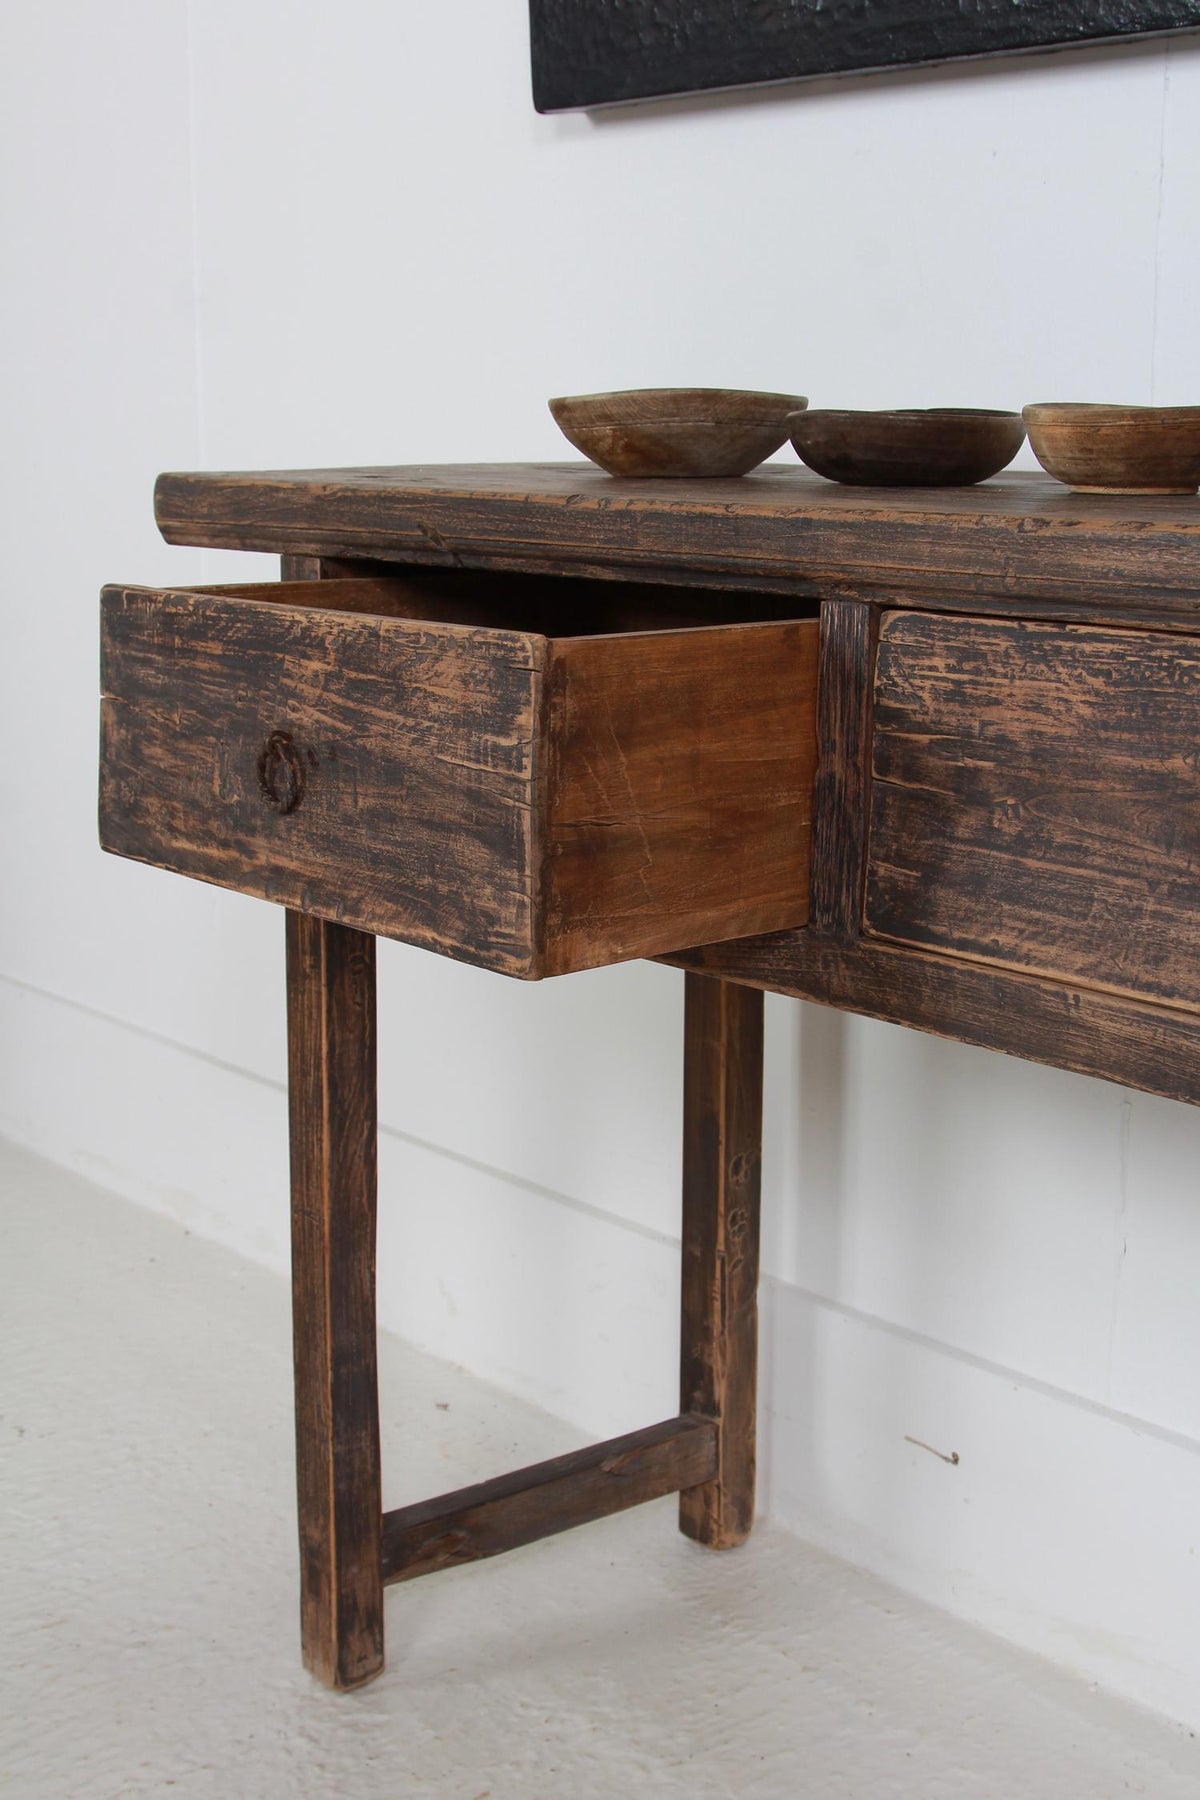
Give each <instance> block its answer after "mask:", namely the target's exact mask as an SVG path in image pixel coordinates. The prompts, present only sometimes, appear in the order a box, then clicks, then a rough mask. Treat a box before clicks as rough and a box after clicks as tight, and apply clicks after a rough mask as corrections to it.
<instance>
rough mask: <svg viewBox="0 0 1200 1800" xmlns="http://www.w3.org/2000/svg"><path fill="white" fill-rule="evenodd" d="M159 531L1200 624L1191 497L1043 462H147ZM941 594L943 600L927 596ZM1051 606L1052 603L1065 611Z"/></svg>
mask: <svg viewBox="0 0 1200 1800" xmlns="http://www.w3.org/2000/svg"><path fill="white" fill-rule="evenodd" d="M155 514H156V517H157V520H158V524H159V527H160V529H161V530H162V533H163V536H164V537H165V538H166V539H167V540H168V542H170V543H176V544H194V545H205V546H215V547H220V548H227V549H244V550H259V551H272V552H278V553H281V554H294V555H308V556H325V557H367V558H373V559H381V560H394V561H403V562H418V563H429V564H440V565H449V566H457V567H463V568H504V569H524V570H529V571H535V572H540V573H547V574H576V575H599V576H618V575H619V576H625V577H629V576H639V575H640V576H642V577H643V578H644V579H647V580H662V581H675V582H678V581H691V582H693V583H703V582H711V583H712V584H714V585H719V586H731V587H746V588H752V589H760V590H765V591H773V592H787V593H798V594H805V593H810V594H811V593H822V594H840V595H843V596H844V595H854V594H856V593H859V592H862V593H864V594H865V595H868V596H869V595H871V594H873V593H878V591H879V590H880V589H883V590H887V591H890V592H896V593H900V594H904V593H918V594H927V595H931V596H937V595H939V594H940V595H941V596H943V599H942V604H949V603H950V600H951V598H952V597H957V598H958V599H960V600H967V601H971V602H988V601H990V602H991V604H990V605H989V606H988V610H992V609H993V607H995V608H997V609H999V610H1009V609H1010V608H1011V609H1012V610H1014V611H1015V610H1020V608H1019V607H1018V606H1017V604H1016V602H1017V601H1018V600H1022V601H1024V600H1028V599H1036V600H1040V601H1042V602H1043V603H1048V602H1053V601H1056V600H1057V601H1060V602H1065V603H1068V604H1067V610H1068V611H1070V610H1072V608H1073V604H1074V602H1075V601H1077V600H1078V599H1079V597H1080V596H1081V595H1083V594H1086V595H1087V596H1089V598H1090V602H1091V605H1090V609H1089V610H1091V611H1093V612H1094V611H1095V610H1096V608H1097V607H1103V608H1104V609H1105V610H1114V611H1118V612H1120V611H1126V610H1129V609H1132V610H1133V611H1134V612H1135V613H1142V614H1147V615H1153V616H1154V617H1157V616H1158V615H1159V614H1161V615H1162V617H1163V619H1164V620H1167V621H1170V620H1175V621H1177V622H1183V621H1184V620H1187V621H1189V622H1192V623H1194V622H1195V621H1196V620H1197V619H1200V500H1197V499H1195V498H1156V497H1138V498H1127V497H1122V496H1112V495H1103V496H1101V495H1085V494H1073V493H1071V492H1070V491H1069V490H1068V489H1066V488H1064V487H1062V486H1061V485H1060V484H1059V483H1058V482H1056V481H1053V480H1051V478H1050V477H1049V476H1047V475H1041V474H1032V475H1031V474H1004V475H1000V476H997V477H995V478H993V479H992V480H991V481H987V482H983V483H981V484H979V485H978V486H976V487H969V488H937V489H919V488H906V489H886V488H853V487H842V486H839V485H838V484H836V483H833V482H828V481H824V480H822V479H821V478H820V477H819V476H816V475H813V474H811V473H810V472H809V471H808V470H806V469H804V468H802V467H800V466H799V465H796V466H794V467H793V466H789V465H787V464H784V463H779V464H774V463H772V464H766V465H764V467H763V468H762V469H760V470H759V471H757V472H756V473H755V474H753V475H748V476H744V477H742V478H741V479H740V480H734V481H661V480H659V481H632V480H618V479H614V478H613V477H612V476H609V475H605V474H602V473H601V472H600V471H599V470H598V469H595V468H593V467H592V466H591V465H590V464H588V463H584V462H571V463H493V464H471V463H465V464H442V465H436V464H418V465H414V466H411V467H407V468H404V467H401V468H359V469H300V470H268V471H259V472H246V473H211V474H208V473H193V474H168V475H162V476H160V477H159V480H158V484H157V487H156V490H155ZM935 603H936V601H935ZM1059 610H1062V608H1061V607H1060V609H1059Z"/></svg>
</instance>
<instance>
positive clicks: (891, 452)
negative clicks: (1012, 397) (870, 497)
mask: <svg viewBox="0 0 1200 1800" xmlns="http://www.w3.org/2000/svg"><path fill="white" fill-rule="evenodd" d="M789 431H790V435H791V440H792V443H793V445H794V446H795V450H796V454H797V456H798V457H799V458H800V460H801V462H803V463H806V464H807V465H808V467H809V468H810V469H815V470H816V472H817V474H818V475H824V476H825V477H826V479H827V480H829V481H842V482H846V483H848V484H849V485H850V486H852V487H971V486H973V485H974V483H975V482H977V481H986V480H987V478H988V476H989V475H997V474H999V472H1000V470H1001V469H1003V468H1006V467H1007V465H1008V464H1009V463H1010V462H1011V461H1012V459H1013V457H1014V456H1015V455H1016V454H1017V451H1018V450H1019V449H1020V448H1021V445H1022V444H1023V443H1024V441H1025V425H1024V422H1023V421H1022V418H1021V415H1020V413H1012V412H993V411H990V410H988V409H985V408H982V407H965V406H933V407H928V408H925V409H922V410H919V411H918V410H910V411H904V412H830V411H827V410H824V409H817V410H815V411H813V412H802V413H798V414H797V415H796V416H795V417H794V418H792V419H791V420H790V421H789Z"/></svg>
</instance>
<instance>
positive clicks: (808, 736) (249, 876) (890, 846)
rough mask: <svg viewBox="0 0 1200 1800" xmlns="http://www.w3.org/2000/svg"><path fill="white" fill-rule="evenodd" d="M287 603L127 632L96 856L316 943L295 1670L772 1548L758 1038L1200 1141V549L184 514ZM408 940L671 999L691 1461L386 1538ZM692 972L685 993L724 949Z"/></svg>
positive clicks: (296, 1223) (418, 480) (746, 487)
mask: <svg viewBox="0 0 1200 1800" xmlns="http://www.w3.org/2000/svg"><path fill="white" fill-rule="evenodd" d="M156 509H157V517H158V522H159V525H160V527H161V529H162V532H163V534H164V536H165V537H166V538H167V539H168V541H169V542H171V543H179V544H191V545H212V546H219V547H221V548H232V549H246V550H257V551H271V552H276V553H279V554H280V555H281V556H282V558H283V579H282V581H281V582H280V583H267V584H260V585H233V586H221V587H215V588H169V589H163V588H157V589H150V588H127V587H113V588H108V589H106V590H105V593H104V596H103V603H102V686H103V694H104V699H103V704H102V739H101V783H100V828H101V841H102V844H103V846H104V848H105V849H107V850H110V851H113V852H115V853H117V854H118V855H123V856H129V857H134V858H137V859H140V860H142V861H145V862H150V863H154V864H156V865H158V866H160V867H164V868H169V869H174V870H177V871H179V872H180V873H183V874H187V875H192V876H197V877H199V878H200V879H202V880H207V881H213V882H217V883H220V884H221V885H224V886H228V887H234V888H237V889H239V890H241V891H243V892H247V893H251V894H256V895H260V896H261V897H263V898H265V899H268V900H274V901H276V902H277V903H279V904H281V905H283V906H284V907H286V909H287V916H286V925H287V968H288V1042H289V1060H288V1079H289V1103H290V1118H291V1170H292V1241H293V1301H294V1322H295V1334H294V1336H295V1376H296V1423H297V1479H298V1493H299V1517H300V1549H301V1628H302V1639H303V1649H304V1656H305V1661H306V1663H307V1664H308V1666H309V1667H310V1668H311V1669H312V1670H313V1672H314V1673H315V1674H316V1675H318V1676H319V1677H320V1678H321V1679H322V1680H324V1681H326V1682H327V1683H329V1684H330V1685H333V1686H336V1687H351V1686H355V1685H357V1684H359V1683H361V1682H364V1681H367V1680H369V1679H370V1678H371V1677H372V1676H373V1675H375V1674H377V1673H378V1671H379V1670H380V1668H381V1667H382V1665H383V1588H384V1586H385V1584H387V1583H389V1582H393V1581H401V1580H406V1579H408V1578H410V1577H412V1576H415V1575H421V1574H425V1573H427V1572H429V1571H432V1570H436V1569H440V1568H445V1567H447V1566H450V1565H452V1564H455V1563H461V1562H465V1561H471V1560H474V1559H476V1558H479V1557H484V1556H491V1555H494V1554H496V1553H497V1552H499V1551H501V1550H505V1549H509V1548H511V1547H512V1546H514V1545H518V1544H524V1543H528V1542H530V1541H531V1540H532V1539H534V1538H537V1537H539V1536H543V1535H545V1534H547V1533H550V1532H555V1531H560V1530H563V1529H565V1528H566V1527H568V1526H571V1525H575V1524H580V1523H583V1522H584V1521H587V1520H590V1519H595V1518H599V1517H601V1516H603V1515H604V1514H607V1513H611V1512H615V1511H618V1510H619V1509H621V1508H623V1507H627V1506H631V1505H635V1504H637V1503H639V1502H641V1501H643V1500H649V1499H653V1498H656V1497H658V1496H661V1495H664V1494H668V1493H673V1492H678V1493H679V1495H680V1524H681V1528H682V1529H683V1530H684V1531H685V1532H686V1533H688V1534H689V1535H690V1536H691V1537H693V1538H695V1539H697V1540H698V1541H699V1542H700V1543H702V1544H706V1545H709V1546H711V1547H712V1548H714V1549H722V1548H726V1547H728V1546H731V1545H734V1544H737V1543H739V1542H741V1541H742V1540H743V1539H744V1538H745V1536H746V1535H747V1533H748V1532H749V1530H750V1526H751V1522H752V1518H753V1510H754V1436H755V1378H756V1358H757V1310H756V1308H757V1302H756V1289H757V1277H758V1211H759V1166H760V1138H761V1111H762V991H763V990H769V991H772V992H777V993H783V994H791V995H796V996H800V997H803V998H805V999H810V1000H817V1001H821V1002H823V1003H825V1004H827V1005H832V1006H836V1007H840V1008H843V1009H847V1010H850V1011H854V1012H862V1013H869V1014H872V1015H874V1016H876V1017H879V1018H884V1019H889V1020H892V1021H895V1022H896V1023H899V1024H904V1025H911V1026H915V1027H917V1028H918V1029H921V1030H925V1031H934V1032H939V1033H941V1034H943V1035H946V1036H949V1037H955V1038H960V1039H963V1040H965V1041H967V1042H969V1043H975V1044H983V1045H988V1046H990V1047H992V1048H994V1049H999V1050H1004V1051H1007V1052H1009V1053H1011V1054H1014V1055H1019V1056H1025V1057H1031V1058H1034V1059H1035V1060H1039V1061H1042V1062H1047V1063H1052V1064H1056V1065H1058V1066H1061V1067H1065V1068H1069V1069H1075V1070H1080V1071H1083V1072H1085V1073H1088V1074H1092V1075H1099V1076H1103V1077H1105V1078H1107V1079H1109V1080H1113V1081H1118V1082H1122V1083H1124V1084H1126V1085H1128V1086H1132V1087H1138V1088H1144V1089H1147V1090H1149V1091H1151V1092H1154V1093H1158V1094H1165V1095H1168V1096H1171V1097H1174V1098H1176V1099H1179V1100H1184V1101H1190V1102H1195V1101H1197V1100H1200V956H1198V955H1197V952H1198V950H1200V504H1198V503H1197V502H1196V501H1192V500H1178V499H1152V498H1151V499H1139V500H1134V499H1121V498H1112V499H1105V498H1098V497H1095V496H1086V497H1084V496H1075V495H1072V494H1070V493H1068V492H1067V491H1066V490H1065V489H1063V488H1061V487H1059V486H1058V485H1057V484H1056V483H1054V482H1052V481H1050V480H1049V479H1048V478H1044V477H1034V476H1023V475H1007V476H1001V477H999V478H997V479H996V480H994V481H991V482H988V483H985V484H984V485H982V486H980V487H976V488H968V489H957V490H936V491H932V490H931V491H921V490H905V491H883V490H866V489H852V488H844V487H837V486H834V485H832V484H829V483H826V482H824V481H821V480H819V479H818V478H817V477H815V476H811V475H809V474H808V473H807V471H804V470H802V469H799V468H796V469H792V468H783V467H780V468H775V467H773V466H768V467H766V468H764V469H763V470H762V471H760V472H759V473H758V474H755V475H752V476H749V477H747V478H744V479H742V480H739V481H729V482H700V481H694V482H684V481H680V482H668V481H654V482H637V481H616V480H612V479H611V478H609V477H608V476H605V475H602V474H600V473H599V472H597V471H595V470H593V469H591V468H590V467H589V466H586V465H583V464H570V465H565V464H539V465H501V466H479V467H471V466H453V467H424V466H422V467H414V468H390V469H389V468H375V469H348V470H328V471H326V470H322V471H301V472H289V473H267V474H190V475H187V474H184V475H164V476H162V477H161V478H160V480H159V483H158V487H157V491H156ZM376 936H385V937H393V938H398V939H402V940H404V941H406V942H409V943H414V944H419V945H422V946H424V947H426V948H428V949H431V950H435V951H438V952H440V953H442V954H446V955H449V956H453V957H458V958H461V959H465V960H467V961H470V962H473V963H476V964H478V965H480V966H482V967H485V968H490V969H495V970H497V971H500V972H502V973H506V974H509V975H517V976H522V977H527V978H531V977H539V976H542V975H551V974H562V973H567V972H569V971H571V970H574V969H581V968H587V967H594V966H597V965H600V964H604V963H610V962H615V961H620V960H622V959H625V958H628V957H634V956H657V957H662V958H665V959H666V960H669V961H671V962H672V963H675V964H676V965H678V966H680V967H681V968H682V969H683V970H684V971H685V982H686V1006H685V1072H684V1109H683V1129H684V1175H683V1230H682V1236H683V1252H682V1268H683V1277H682V1320H681V1399H680V1411H679V1414H678V1416H677V1417H675V1418H671V1419H668V1420H666V1421H664V1422H663V1423H661V1424H658V1425H652V1426H650V1427H649V1428H647V1429H646V1430H642V1431H637V1432H633V1433H630V1434H628V1435H626V1436H624V1437H621V1438H616V1439H613V1440H611V1441H610V1442H608V1443H603V1444H598V1445H595V1446H594V1447H592V1448H590V1449H587V1450H583V1451H579V1452H576V1453H574V1454H572V1455H569V1456H564V1457H558V1458H555V1459H554V1460H552V1461H550V1462H547V1463H542V1464H538V1465H536V1466H535V1467H533V1468H529V1469H525V1470H522V1471H520V1472H519V1473H516V1474H513V1475H507V1476H502V1477H500V1478H499V1479H497V1480H493V1481H488V1482H484V1483H482V1484H480V1485H478V1486H476V1487H472V1488H467V1489H463V1490H461V1491H459V1492H457V1493H454V1494H448V1495H444V1496H441V1497H440V1498H437V1499H434V1500H430V1501H426V1502H422V1503H420V1504H418V1505H414V1506H407V1507H403V1508H400V1509H399V1510H395V1511H391V1512H384V1510H383V1506H382V1500H381V1494H380V1476H379V1420H378V1401H377V1389H376V1373H375V1199H376V1192H375V1190H376V1141H375V1140H376V1090H375V985H374V948H375V944H374V940H375V937H376ZM697 946H699V947H697Z"/></svg>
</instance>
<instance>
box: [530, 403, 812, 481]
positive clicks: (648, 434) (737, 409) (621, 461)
mask: <svg viewBox="0 0 1200 1800" xmlns="http://www.w3.org/2000/svg"><path fill="white" fill-rule="evenodd" d="M807 405H808V401H807V400H806V399H805V398H804V396H803V395H802V394H755V393H748V392H743V391H742V390H741V389H739V388H629V389H627V390H626V391H625V392H624V393H615V394H571V395H567V396H565V397H564V398H562V399H559V400H551V401H550V411H551V412H552V413H553V415H554V420H555V423H556V424H557V426H558V428H559V430H560V431H561V432H562V434H563V436H564V437H565V438H567V439H568V441H569V442H570V443H572V444H574V446H575V448H576V449H577V450H582V451H583V454H584V455H585V456H587V457H590V458H591V460H592V462H594V463H598V464H599V465H600V467H601V468H602V469H604V470H605V471H606V472H607V473H608V474H609V475H634V476H646V475H649V476H656V477H664V478H668V479H680V478H684V477H687V478H689V479H694V478H696V477H703V476H707V477H709V478H710V479H717V478H718V477H721V476H730V475H748V474H749V473H750V470H751V469H755V468H757V467H758V465H759V463H760V462H763V461H764V460H765V459H766V458H767V457H768V456H773V455H774V453H775V451H776V450H778V449H779V447H780V445H781V444H783V443H786V441H787V435H788V418H789V416H790V415H791V414H794V413H796V412H799V411H801V410H802V409H803V408H804V407H806V406H807Z"/></svg>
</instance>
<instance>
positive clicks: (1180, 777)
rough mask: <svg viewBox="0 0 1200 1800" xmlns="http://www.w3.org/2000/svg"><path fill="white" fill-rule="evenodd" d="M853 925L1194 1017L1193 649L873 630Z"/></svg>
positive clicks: (932, 621) (1199, 653)
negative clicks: (859, 895) (867, 808)
mask: <svg viewBox="0 0 1200 1800" xmlns="http://www.w3.org/2000/svg"><path fill="white" fill-rule="evenodd" d="M866 924H867V927H868V928H869V929H870V930H872V931H874V932H877V933H879V934H880V935H883V936H886V937H889V938H895V939H898V940H901V941H904V942H908V943H913V944H918V945H920V946H921V947H922V948H926V949H939V950H942V951H947V952H951V953H953V954H954V955H958V956H967V957H970V958H972V959H973V960H975V961H980V962H994V963H998V964H1000V965H1002V966H1005V967H1008V968H1014V969H1023V970H1027V971H1029V972H1031V973H1040V974H1049V975H1058V976H1062V977H1064V978H1066V979H1067V980H1069V981H1072V982H1078V983H1086V984H1091V985H1097V986H1103V987H1108V988H1112V989H1114V990H1116V991H1120V992H1125V993H1130V994H1135V995H1138V996H1140V997H1142V998H1147V999H1149V998H1153V999H1157V1000H1161V1001H1164V1002H1166V1003H1167V1004H1170V1005H1186V1006H1190V1007H1196V1006H1200V640H1198V639H1189V638H1181V637H1166V636H1162V635H1159V634H1156V633H1150V632H1120V631H1097V630H1092V629H1089V628H1086V627H1080V626H1054V625H1038V624H1027V623H1009V622H1007V621H1000V620H978V619H945V618H936V617H931V616H929V615H926V614H920V613H906V614H898V613H893V614H890V615H888V616H886V617H885V619H884V623H883V628H882V634H881V638H880V646H879V661H878V676H877V683H876V695H875V734H874V781H873V786H872V802H871V837H870V853H869V858H868V877H867V890H866Z"/></svg>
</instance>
